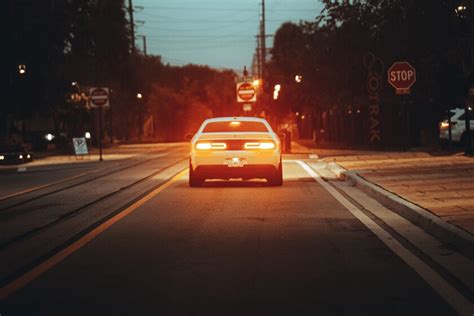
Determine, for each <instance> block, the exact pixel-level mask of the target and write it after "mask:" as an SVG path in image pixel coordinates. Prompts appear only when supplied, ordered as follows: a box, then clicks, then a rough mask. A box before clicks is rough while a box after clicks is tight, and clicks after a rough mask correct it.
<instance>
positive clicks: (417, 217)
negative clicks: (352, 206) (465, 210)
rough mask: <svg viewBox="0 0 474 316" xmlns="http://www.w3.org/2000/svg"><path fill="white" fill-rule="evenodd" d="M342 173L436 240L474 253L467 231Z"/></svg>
mask: <svg viewBox="0 0 474 316" xmlns="http://www.w3.org/2000/svg"><path fill="white" fill-rule="evenodd" d="M339 168H341V167H339ZM342 169H343V168H342ZM343 170H345V169H343ZM342 173H343V174H344V176H345V181H349V182H351V183H352V184H354V185H355V186H356V187H357V188H359V189H361V190H362V191H363V192H365V193H366V194H368V195H369V196H370V197H372V198H374V199H375V200H377V201H378V202H379V203H381V204H382V205H384V206H385V207H387V208H389V209H390V210H392V211H394V212H396V213H397V214H399V215H400V216H402V217H404V218H405V219H407V220H409V221H410V222H412V223H413V224H415V225H417V226H418V227H420V228H422V229H423V230H424V231H426V232H428V233H429V234H431V235H433V236H435V237H437V238H438V239H441V240H443V241H447V242H449V243H453V244H454V245H456V246H458V247H460V248H462V249H465V250H467V251H468V252H469V253H474V236H473V235H471V234H470V233H468V232H467V231H465V230H463V229H462V228H459V227H457V226H455V225H453V224H450V223H448V222H446V221H444V220H442V219H441V218H439V217H438V216H436V215H434V214H433V213H431V212H430V211H428V210H426V209H424V208H421V207H420V206H418V205H416V204H414V203H412V202H409V201H407V200H405V199H403V198H401V197H400V196H398V195H396V194H394V193H392V192H389V191H387V190H385V189H383V188H382V187H380V186H378V185H376V184H374V183H372V182H370V181H368V180H366V179H364V178H363V177H362V176H360V175H359V174H357V173H356V172H349V171H347V170H345V171H343V172H342ZM338 177H339V178H341V176H338Z"/></svg>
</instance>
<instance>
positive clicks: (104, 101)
mask: <svg viewBox="0 0 474 316" xmlns="http://www.w3.org/2000/svg"><path fill="white" fill-rule="evenodd" d="M90 100H91V106H92V107H105V106H108V105H109V89H108V88H92V89H91V91H90Z"/></svg>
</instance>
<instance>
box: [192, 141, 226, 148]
mask: <svg viewBox="0 0 474 316" xmlns="http://www.w3.org/2000/svg"><path fill="white" fill-rule="evenodd" d="M226 148H227V144H226V143H213V142H198V143H197V144H196V149H198V150H210V149H219V150H222V149H226Z"/></svg>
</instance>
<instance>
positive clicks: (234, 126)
mask: <svg viewBox="0 0 474 316" xmlns="http://www.w3.org/2000/svg"><path fill="white" fill-rule="evenodd" d="M202 132H203V133H225V132H268V128H267V127H266V126H265V124H263V123H261V122H245V121H243V122H240V121H227V122H212V123H207V125H206V126H205V127H204V129H203V130H202Z"/></svg>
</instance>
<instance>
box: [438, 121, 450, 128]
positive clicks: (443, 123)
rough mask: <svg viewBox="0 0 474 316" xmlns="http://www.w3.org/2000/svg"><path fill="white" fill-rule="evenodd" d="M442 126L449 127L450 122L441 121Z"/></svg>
mask: <svg viewBox="0 0 474 316" xmlns="http://www.w3.org/2000/svg"><path fill="white" fill-rule="evenodd" d="M440 127H441V128H448V127H449V123H448V122H441V124H440Z"/></svg>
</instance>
